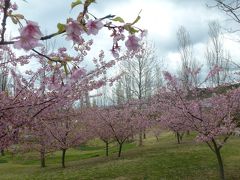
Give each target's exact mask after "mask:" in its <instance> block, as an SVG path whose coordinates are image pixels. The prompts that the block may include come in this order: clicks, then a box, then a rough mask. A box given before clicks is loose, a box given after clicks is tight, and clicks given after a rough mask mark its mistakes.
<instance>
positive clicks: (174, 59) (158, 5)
mask: <svg viewBox="0 0 240 180" xmlns="http://www.w3.org/2000/svg"><path fill="white" fill-rule="evenodd" d="M72 1H73V0H61V1H60V0H48V1H43V0H34V1H31V0H27V3H26V2H24V1H18V5H19V10H18V12H19V13H22V14H24V15H25V17H26V18H27V19H28V20H32V21H36V22H38V23H39V25H40V27H41V30H42V32H43V33H45V34H49V33H52V32H55V31H56V30H57V29H56V24H57V23H59V22H62V23H64V22H65V20H66V18H68V17H76V16H77V14H78V12H79V10H80V7H79V8H78V7H77V8H75V9H73V10H72V11H71V10H70V4H71V2H72ZM213 4H214V1H213V0H121V1H120V0H97V3H96V4H94V5H93V6H91V7H90V9H89V11H90V12H92V13H93V14H94V15H95V16H96V17H103V16H105V15H108V14H113V15H117V16H120V17H122V18H123V19H124V20H125V21H126V22H132V21H133V20H134V19H135V18H136V16H137V15H138V13H139V11H141V14H140V15H141V20H140V21H139V23H138V24H137V26H138V27H140V28H142V29H147V30H148V40H149V41H151V42H152V43H154V45H155V51H156V55H157V57H158V58H159V59H164V61H165V62H166V64H167V65H168V68H169V69H171V70H173V71H174V70H176V69H177V68H178V67H179V63H180V56H179V53H178V42H177V36H176V32H177V30H178V28H179V27H180V26H184V27H185V28H186V29H187V31H188V32H189V34H190V37H191V40H192V43H193V49H194V54H195V56H196V58H197V60H198V61H199V62H200V63H201V64H203V63H204V51H205V50H206V44H207V42H208V23H209V22H210V21H213V20H218V21H219V22H220V24H221V25H223V26H224V27H228V26H229V23H230V22H229V21H228V19H227V16H226V15H225V14H224V13H222V12H220V11H219V10H218V9H216V8H209V7H207V5H213ZM230 24H231V23H230ZM15 33H17V32H13V34H15ZM109 35H110V32H108V31H102V32H101V33H99V34H98V36H97V37H94V43H95V46H94V47H95V48H94V49H93V51H92V52H91V55H93V56H96V55H97V53H98V52H99V51H100V50H101V49H103V50H105V51H106V52H109V49H110V48H111V45H112V40H111V38H110V37H109ZM224 36H225V37H226V38H225V40H224V43H225V46H226V49H227V50H229V52H230V53H231V55H232V57H233V59H236V61H237V58H238V57H239V55H240V53H239V49H240V45H239V43H238V42H235V41H233V40H232V39H233V38H234V35H232V34H228V33H225V35H224ZM63 39H64V38H63V37H59V38H57V39H56V40H55V44H56V47H61V46H67V47H71V42H67V41H63ZM107 57H109V56H107ZM109 58H111V57H109Z"/></svg>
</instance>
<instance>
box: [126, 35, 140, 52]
mask: <svg viewBox="0 0 240 180" xmlns="http://www.w3.org/2000/svg"><path fill="white" fill-rule="evenodd" d="M139 41H140V39H139V38H138V37H136V36H135V35H129V36H128V40H127V41H126V42H125V45H126V47H127V49H128V50H129V51H136V50H138V48H139V47H140V44H139Z"/></svg>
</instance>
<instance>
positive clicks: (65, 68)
mask: <svg viewBox="0 0 240 180" xmlns="http://www.w3.org/2000/svg"><path fill="white" fill-rule="evenodd" d="M63 68H64V71H65V73H66V75H68V69H67V64H66V63H65V64H63Z"/></svg>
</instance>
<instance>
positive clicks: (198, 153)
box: [0, 133, 240, 180]
mask: <svg viewBox="0 0 240 180" xmlns="http://www.w3.org/2000/svg"><path fill="white" fill-rule="evenodd" d="M144 143H145V144H144V147H137V146H136V144H135V143H129V144H125V145H124V147H123V154H122V157H121V158H117V149H116V147H115V146H112V147H111V148H110V152H111V153H110V156H109V157H105V156H104V153H105V151H104V144H102V143H101V142H99V141H94V142H90V143H89V144H88V145H86V146H84V147H82V148H77V149H70V150H68V151H67V154H66V168H65V169H63V168H61V164H60V160H61V152H56V153H54V154H49V155H48V157H47V159H46V164H47V167H46V168H40V165H39V164H40V162H39V159H38V154H37V153H28V154H21V155H20V154H19V155H15V156H12V155H11V154H7V155H6V156H4V157H0V180H5V179H11V180H18V179H19V180H25V179H26V180H27V179H29V180H33V179H39V180H40V179H41V180H42V179H72V180H75V179H102V180H108V179H116V180H125V179H126V180H128V179H136V180H138V179H139V180H149V179H154V180H155V179H156V180H160V179H163V180H165V179H166V180H168V179H170V180H172V179H179V180H185V179H186V180H207V179H219V178H218V166H217V160H216V158H215V155H214V154H213V153H212V152H211V151H210V149H209V148H208V147H207V145H205V144H199V143H196V142H195V141H194V139H193V137H192V136H188V137H184V140H183V143H182V144H180V145H179V144H177V143H176V140H175V138H174V135H173V134H171V133H164V134H162V135H161V137H160V139H159V141H158V142H157V141H156V139H155V138H154V137H148V138H147V139H146V140H145V142H144ZM222 155H223V160H224V165H225V173H226V179H227V180H230V179H233V180H240V137H233V138H231V139H230V140H229V142H228V143H227V144H226V145H225V146H224V147H223V149H222Z"/></svg>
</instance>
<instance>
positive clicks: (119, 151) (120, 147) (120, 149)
mask: <svg viewBox="0 0 240 180" xmlns="http://www.w3.org/2000/svg"><path fill="white" fill-rule="evenodd" d="M122 145H123V143H119V149H118V157H121V153H122Z"/></svg>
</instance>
